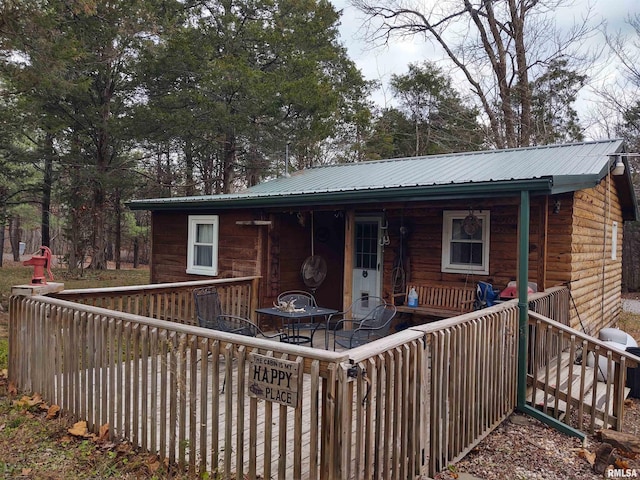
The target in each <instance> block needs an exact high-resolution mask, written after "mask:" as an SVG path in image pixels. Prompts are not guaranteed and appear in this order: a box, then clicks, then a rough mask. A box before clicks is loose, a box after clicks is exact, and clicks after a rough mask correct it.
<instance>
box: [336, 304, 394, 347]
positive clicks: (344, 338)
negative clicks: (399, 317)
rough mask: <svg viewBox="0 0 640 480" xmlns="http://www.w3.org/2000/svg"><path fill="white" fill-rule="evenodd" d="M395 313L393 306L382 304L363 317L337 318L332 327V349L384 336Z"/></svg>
mask: <svg viewBox="0 0 640 480" xmlns="http://www.w3.org/2000/svg"><path fill="white" fill-rule="evenodd" d="M395 315H396V307H395V306H393V305H386V304H382V305H378V306H377V307H375V308H374V309H373V310H371V311H370V312H369V314H367V315H366V316H365V317H364V318H361V319H356V320H354V319H350V318H346V319H342V320H339V321H338V322H337V323H336V324H335V327H334V329H333V349H334V350H335V349H336V345H339V346H341V347H344V348H354V347H358V346H360V345H364V344H366V343H369V342H372V341H374V340H377V339H379V338H382V337H386V336H387V335H388V334H389V329H390V327H391V322H392V320H393V317H395ZM347 327H350V328H347Z"/></svg>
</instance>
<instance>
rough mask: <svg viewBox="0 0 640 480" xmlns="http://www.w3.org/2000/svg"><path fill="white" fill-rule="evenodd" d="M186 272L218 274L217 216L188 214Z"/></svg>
mask: <svg viewBox="0 0 640 480" xmlns="http://www.w3.org/2000/svg"><path fill="white" fill-rule="evenodd" d="M187 249H188V250H187V273H193V274H196V275H217V274H218V216H217V215H189V238H188V245H187Z"/></svg>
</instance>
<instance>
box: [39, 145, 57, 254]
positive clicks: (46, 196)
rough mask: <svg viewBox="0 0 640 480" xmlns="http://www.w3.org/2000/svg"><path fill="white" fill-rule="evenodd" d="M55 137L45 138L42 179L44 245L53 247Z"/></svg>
mask: <svg viewBox="0 0 640 480" xmlns="http://www.w3.org/2000/svg"><path fill="white" fill-rule="evenodd" d="M53 155H54V149H53V135H51V134H50V133H47V135H46V137H45V152H44V177H43V179H42V222H41V229H42V245H44V246H46V247H50V246H51V231H50V212H51V185H52V184H53Z"/></svg>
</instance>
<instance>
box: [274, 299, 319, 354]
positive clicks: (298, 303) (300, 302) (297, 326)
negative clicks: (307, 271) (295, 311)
mask: <svg viewBox="0 0 640 480" xmlns="http://www.w3.org/2000/svg"><path fill="white" fill-rule="evenodd" d="M276 301H277V303H278V305H281V304H283V303H289V302H291V301H293V302H294V306H295V307H296V308H304V307H317V306H318V304H317V303H316V298H315V297H314V296H313V295H312V294H311V293H309V292H305V291H304V290H288V291H286V292H282V293H281V294H280V295H278V298H277V300H276ZM311 320H312V321H311V322H306V323H300V322H298V321H292V322H287V323H284V324H283V328H284V330H285V332H288V333H293V335H294V336H295V335H299V334H300V330H309V337H310V339H311V346H313V336H314V335H315V333H316V330H318V328H320V327H323V326H324V324H323V323H316V322H314V321H313V319H311Z"/></svg>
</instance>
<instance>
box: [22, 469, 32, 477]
mask: <svg viewBox="0 0 640 480" xmlns="http://www.w3.org/2000/svg"><path fill="white" fill-rule="evenodd" d="M32 470H33V469H31V468H23V469H22V475H23V476H24V477H26V476H27V475H30V474H31V471H32Z"/></svg>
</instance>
